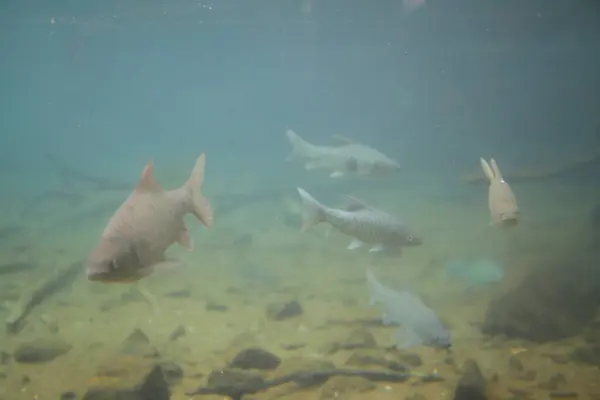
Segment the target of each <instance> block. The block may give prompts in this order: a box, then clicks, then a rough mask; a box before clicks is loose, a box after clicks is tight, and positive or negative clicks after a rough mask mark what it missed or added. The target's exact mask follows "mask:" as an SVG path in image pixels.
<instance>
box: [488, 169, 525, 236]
mask: <svg viewBox="0 0 600 400" xmlns="http://www.w3.org/2000/svg"><path fill="white" fill-rule="evenodd" d="M479 160H480V161H481V168H482V169H483V172H484V173H485V176H486V177H487V178H488V180H489V181H490V188H489V192H488V206H489V209H490V215H491V217H492V221H491V224H492V225H496V226H502V227H511V226H515V225H517V224H518V222H519V207H518V206H517V199H516V198H515V195H514V193H513V192H512V190H511V189H510V186H508V183H506V181H505V180H504V179H503V178H502V173H501V172H500V169H499V168H498V165H497V164H496V160H494V159H493V158H492V159H491V160H490V163H489V164H488V163H487V161H485V160H484V159H483V158H480V159H479Z"/></svg>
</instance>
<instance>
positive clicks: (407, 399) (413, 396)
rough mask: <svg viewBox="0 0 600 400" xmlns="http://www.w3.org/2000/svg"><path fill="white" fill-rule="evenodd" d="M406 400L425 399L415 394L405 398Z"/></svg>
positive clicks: (425, 399) (425, 398)
mask: <svg viewBox="0 0 600 400" xmlns="http://www.w3.org/2000/svg"><path fill="white" fill-rule="evenodd" d="M406 400H427V397H425V396H423V395H422V394H420V393H415V394H411V395H408V396H406Z"/></svg>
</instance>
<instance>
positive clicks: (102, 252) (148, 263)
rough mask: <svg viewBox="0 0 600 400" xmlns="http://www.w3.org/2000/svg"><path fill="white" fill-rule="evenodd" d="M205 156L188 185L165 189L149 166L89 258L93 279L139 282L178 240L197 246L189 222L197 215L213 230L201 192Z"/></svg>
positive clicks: (88, 265)
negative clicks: (185, 219)
mask: <svg viewBox="0 0 600 400" xmlns="http://www.w3.org/2000/svg"><path fill="white" fill-rule="evenodd" d="M204 165H205V157H204V154H201V155H200V156H199V157H198V159H197V160H196V165H195V166H194V169H193V170H192V173H191V174H190V177H189V178H188V180H187V182H186V183H185V184H184V185H183V186H182V187H180V188H179V189H175V190H170V191H166V190H163V189H162V188H161V187H160V185H159V184H158V182H157V181H156V180H155V179H154V174H153V171H154V165H153V163H152V162H150V163H148V164H147V165H146V166H145V167H144V170H143V172H142V176H141V178H140V181H139V182H138V184H137V186H136V187H135V189H134V190H133V193H131V195H129V197H128V198H127V199H126V200H125V202H124V203H123V204H122V205H121V206H120V207H119V209H118V210H117V211H116V212H115V214H114V215H113V216H112V217H111V218H110V220H109V221H108V225H107V226H106V228H105V229H104V232H103V233H102V236H101V238H100V243H99V244H98V245H97V246H96V248H95V249H94V250H93V251H92V252H91V254H90V255H89V257H88V260H87V264H86V268H87V276H88V279H90V280H92V281H99V282H124V283H126V282H135V281H138V280H140V279H141V278H143V277H145V276H147V275H149V274H150V273H152V271H153V269H154V267H155V266H156V265H158V264H160V263H163V262H165V261H166V259H165V251H166V250H167V248H169V246H171V245H172V244H173V243H175V242H177V243H179V244H180V245H182V246H183V247H185V248H186V249H187V250H192V248H193V243H192V239H191V238H190V234H189V232H188V230H187V228H186V227H185V224H184V222H183V216H184V215H186V214H188V213H191V214H194V215H195V216H196V218H198V220H199V221H200V222H201V223H202V224H203V225H204V226H206V227H207V228H210V227H211V226H212V225H213V214H212V210H211V207H210V204H209V203H208V200H206V198H204V196H202V194H201V193H200V187H201V186H202V182H203V181H204Z"/></svg>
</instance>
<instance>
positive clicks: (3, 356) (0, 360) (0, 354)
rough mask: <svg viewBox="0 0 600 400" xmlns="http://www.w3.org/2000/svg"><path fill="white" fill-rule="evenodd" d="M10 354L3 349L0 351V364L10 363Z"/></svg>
mask: <svg viewBox="0 0 600 400" xmlns="http://www.w3.org/2000/svg"><path fill="white" fill-rule="evenodd" d="M11 359H12V356H11V355H10V354H8V353H7V352H5V351H0V365H8V364H10V360H11Z"/></svg>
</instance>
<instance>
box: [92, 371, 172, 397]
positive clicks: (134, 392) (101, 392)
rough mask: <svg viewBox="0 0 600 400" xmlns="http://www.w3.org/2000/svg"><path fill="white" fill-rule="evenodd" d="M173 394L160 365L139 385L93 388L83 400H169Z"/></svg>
mask: <svg viewBox="0 0 600 400" xmlns="http://www.w3.org/2000/svg"><path fill="white" fill-rule="evenodd" d="M170 397H171V392H170V389H169V385H168V383H167V381H166V379H165V376H164V374H163V369H162V367H161V366H159V365H154V366H153V367H152V369H151V371H150V372H149V373H148V374H146V375H145V376H144V377H143V378H142V379H141V381H139V383H136V384H133V385H131V386H130V387H113V386H110V387H93V388H90V389H88V391H87V392H86V393H85V394H84V396H83V400H142V399H143V400H169V399H170Z"/></svg>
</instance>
